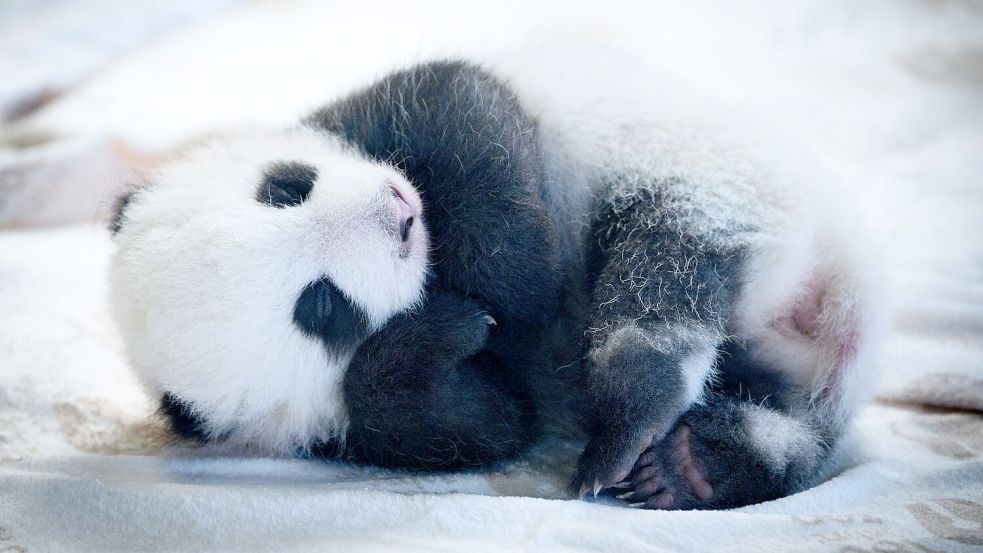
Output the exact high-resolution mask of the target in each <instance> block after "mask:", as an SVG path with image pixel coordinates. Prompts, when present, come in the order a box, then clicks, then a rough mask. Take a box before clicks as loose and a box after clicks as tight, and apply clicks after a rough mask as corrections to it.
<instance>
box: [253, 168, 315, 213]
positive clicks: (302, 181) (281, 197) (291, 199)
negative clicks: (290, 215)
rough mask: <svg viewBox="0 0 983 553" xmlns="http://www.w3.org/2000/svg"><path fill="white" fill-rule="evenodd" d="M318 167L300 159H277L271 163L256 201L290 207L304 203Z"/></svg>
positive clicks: (312, 185)
mask: <svg viewBox="0 0 983 553" xmlns="http://www.w3.org/2000/svg"><path fill="white" fill-rule="evenodd" d="M316 180H317V169H316V168H314V167H311V166H310V165H307V164H304V163H301V162H299V161H275V162H273V163H271V164H270V165H269V166H268V167H267V168H266V172H265V173H263V180H262V182H260V183H259V189H258V190H257V191H256V201H258V202H259V203H262V204H266V205H270V206H273V207H279V208H284V207H289V206H293V205H300V204H302V203H304V200H306V199H307V196H309V195H310V193H311V189H312V188H314V181H316Z"/></svg>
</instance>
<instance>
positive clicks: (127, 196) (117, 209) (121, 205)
mask: <svg viewBox="0 0 983 553" xmlns="http://www.w3.org/2000/svg"><path fill="white" fill-rule="evenodd" d="M135 194H136V191H135V190H130V191H128V192H125V193H123V194H121V195H120V196H119V197H118V198H116V201H115V202H114V203H113V212H112V215H111V216H110V217H109V232H111V233H113V234H117V233H119V231H120V229H122V228H123V217H124V216H125V215H126V208H127V207H129V205H130V202H131V201H133V196H134V195H135Z"/></svg>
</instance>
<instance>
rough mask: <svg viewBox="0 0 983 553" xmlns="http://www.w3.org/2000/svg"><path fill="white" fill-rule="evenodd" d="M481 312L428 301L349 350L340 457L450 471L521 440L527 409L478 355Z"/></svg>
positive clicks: (456, 301)
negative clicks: (345, 417)
mask: <svg viewBox="0 0 983 553" xmlns="http://www.w3.org/2000/svg"><path fill="white" fill-rule="evenodd" d="M492 328H493V327H492V325H491V319H489V317H488V315H487V313H486V312H485V311H484V310H483V309H482V307H481V306H480V305H479V304H478V303H476V302H473V301H467V300H464V299H462V298H460V297H458V296H455V295H453V294H450V293H446V292H437V291H435V292H433V293H431V295H430V297H429V298H428V299H427V303H426V306H425V308H424V309H423V310H421V311H420V312H417V313H409V314H405V315H399V316H396V317H395V318H393V319H392V320H391V321H389V323H388V324H387V325H386V327H385V328H384V329H382V330H381V331H380V332H378V333H376V334H374V335H372V336H371V337H370V338H369V339H368V340H367V341H366V342H365V343H364V344H362V346H361V347H360V348H359V351H358V354H357V355H356V356H355V359H353V361H352V363H351V364H350V365H349V367H348V370H347V371H346V373H345V380H344V392H345V404H346V405H347V406H348V407H349V431H348V436H347V443H346V447H347V456H348V457H349V458H352V459H354V460H357V461H361V462H367V463H372V464H376V465H382V466H389V467H401V468H414V469H423V468H426V469H434V468H437V469H450V468H460V467H473V466H480V465H485V464H488V463H491V462H494V461H497V460H499V459H501V458H503V457H507V456H509V455H512V454H514V453H516V452H518V451H519V450H520V449H521V448H523V447H524V446H525V445H527V444H528V440H529V438H530V436H529V434H528V431H529V428H530V422H531V421H530V417H531V416H532V413H531V411H530V408H531V406H530V405H528V403H527V402H525V401H523V400H522V397H521V392H520V391H519V390H515V389H510V388H511V386H510V382H509V379H508V378H503V377H502V374H501V372H500V371H501V366H500V365H499V364H498V363H496V362H495V360H494V359H493V358H491V357H489V356H488V355H487V354H482V353H481V351H482V349H483V348H485V346H486V344H487V342H488V339H489V334H490V332H491V331H492Z"/></svg>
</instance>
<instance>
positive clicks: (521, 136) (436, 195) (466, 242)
mask: <svg viewBox="0 0 983 553" xmlns="http://www.w3.org/2000/svg"><path fill="white" fill-rule="evenodd" d="M307 123H308V124H309V125H312V126H314V127H315V128H319V129H322V130H325V131H328V132H331V133H334V134H337V135H339V136H341V137H342V138H344V139H345V140H347V141H348V142H350V143H351V144H352V145H354V146H355V147H356V148H358V149H359V150H361V151H362V152H364V153H366V154H368V155H369V156H370V157H373V158H375V159H377V160H380V161H383V162H388V163H392V164H393V165H394V166H395V167H396V168H398V169H399V170H400V171H402V172H403V173H404V175H405V176H406V178H407V179H409V181H410V182H412V183H413V184H414V186H416V188H417V189H418V190H419V191H420V194H421V196H422V198H423V204H424V207H425V214H424V219H425V221H426V223H427V229H428V232H429V234H430V238H431V244H432V249H433V254H432V255H433V260H434V267H433V268H434V271H435V273H436V277H437V283H436V284H437V285H438V286H440V287H444V288H447V289H450V290H453V291H455V292H457V293H459V294H460V295H463V296H466V297H473V298H477V299H479V300H480V301H481V302H482V303H483V304H485V305H487V306H488V307H489V308H490V309H491V311H492V312H493V313H494V314H495V315H496V317H499V318H501V319H502V320H501V321H500V322H502V323H503V326H511V325H512V324H513V323H515V322H526V321H531V322H535V323H540V322H543V321H548V320H549V319H550V317H552V316H553V314H554V313H555V310H556V303H557V298H558V294H559V283H558V278H557V276H556V275H557V274H558V271H557V270H556V269H557V267H558V265H559V259H558V253H557V250H556V246H555V243H556V240H555V237H554V234H553V229H552V226H551V224H550V221H549V220H548V217H547V213H546V206H545V204H544V202H543V197H542V189H541V186H542V184H541V182H542V172H543V169H542V162H541V156H540V152H539V145H538V142H537V138H536V129H535V124H534V123H533V121H532V120H531V119H530V117H529V116H528V115H527V114H526V113H525V111H524V110H523V109H522V107H521V106H520V105H519V103H518V100H517V99H516V98H515V96H514V94H513V93H512V91H511V90H510V89H509V88H508V87H507V86H506V85H505V84H504V83H503V82H501V81H500V80H498V79H497V78H495V77H494V76H492V75H491V74H489V73H487V72H485V71H482V70H481V69H479V68H477V67H475V66H474V65H469V64H465V63H461V62H436V63H430V64H426V65H421V66H418V67H414V68H412V69H409V70H406V71H399V72H396V73H393V74H391V75H389V76H387V77H385V78H384V79H383V80H381V81H380V82H378V83H376V84H374V85H372V86H371V87H369V88H367V89H364V90H361V91H359V92H356V93H355V94H353V95H351V96H349V97H347V98H346V99H344V100H342V101H340V102H338V103H336V104H333V105H330V106H328V107H326V108H324V109H321V110H319V111H317V112H316V113H314V114H313V115H312V116H311V117H310V118H308V120H307Z"/></svg>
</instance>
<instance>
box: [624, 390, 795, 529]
mask: <svg viewBox="0 0 983 553" xmlns="http://www.w3.org/2000/svg"><path fill="white" fill-rule="evenodd" d="M784 468H785V467H773V466H771V465H770V464H769V463H768V462H767V461H766V460H765V459H764V458H762V456H761V455H760V453H758V452H757V451H756V450H755V449H754V448H753V447H752V446H751V444H750V443H749V441H748V436H747V435H746V433H745V431H744V424H743V421H742V420H741V419H740V418H739V417H736V416H735V410H734V409H733V406H731V405H724V406H709V407H697V408H693V409H692V410H690V411H689V412H688V413H686V415H684V416H683V417H682V419H681V420H680V422H679V423H678V424H677V426H676V427H675V429H674V430H673V431H672V432H670V433H669V434H668V435H667V436H666V437H665V438H663V439H662V440H659V441H658V442H656V443H653V445H652V447H650V448H649V449H647V450H645V451H644V452H643V453H642V454H641V455H639V457H638V460H637V461H636V462H635V466H634V467H632V470H631V473H630V474H629V475H628V477H627V478H626V479H625V480H623V481H622V482H619V483H618V484H616V485H615V486H614V488H615V492H616V497H617V498H618V499H620V500H622V501H625V502H626V503H627V504H628V505H629V506H630V507H635V508H641V509H663V510H670V509H671V510H686V509H723V508H733V507H741V506H744V505H750V504H753V503H760V502H763V501H768V500H771V499H775V498H778V497H783V496H785V495H788V494H789V493H791V492H792V491H794V490H793V489H792V486H790V482H789V481H788V479H787V478H785V475H786V474H785V470H784Z"/></svg>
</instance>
